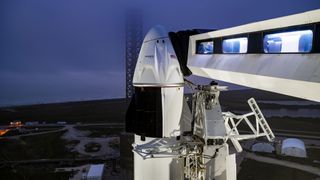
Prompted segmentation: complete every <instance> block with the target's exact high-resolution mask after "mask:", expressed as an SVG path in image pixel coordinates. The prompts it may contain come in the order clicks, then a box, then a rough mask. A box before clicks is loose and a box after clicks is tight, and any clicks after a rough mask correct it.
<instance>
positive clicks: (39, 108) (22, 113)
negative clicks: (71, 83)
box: [0, 99, 127, 124]
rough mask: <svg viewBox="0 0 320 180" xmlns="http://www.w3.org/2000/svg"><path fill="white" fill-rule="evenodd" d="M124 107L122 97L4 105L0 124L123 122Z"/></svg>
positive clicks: (0, 115) (0, 109)
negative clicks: (17, 121) (12, 122)
mask: <svg viewBox="0 0 320 180" xmlns="http://www.w3.org/2000/svg"><path fill="white" fill-rule="evenodd" d="M126 107H127V105H126V101H125V100H124V99H112V100H95V101H82V102H69V103H55V104H39V105H30V106H16V107H6V108H0V124H8V123H9V122H10V121H13V120H19V121H22V122H26V121H39V122H43V121H45V122H46V123H56V122H57V121H66V122H68V123H76V122H84V123H92V122H93V123H94V122H106V123H108V122H109V123H112V122H124V116H125V112H126Z"/></svg>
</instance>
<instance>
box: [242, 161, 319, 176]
mask: <svg viewBox="0 0 320 180" xmlns="http://www.w3.org/2000/svg"><path fill="white" fill-rule="evenodd" d="M315 178H317V176H315V175H313V174H310V173H307V172H304V171H300V170H296V169H292V168H287V167H283V166H278V165H274V164H268V163H262V162H257V161H254V160H250V159H245V160H244V161H243V162H242V163H241V170H240V172H239V173H238V180H257V179H259V180H279V179H281V180H313V179H315Z"/></svg>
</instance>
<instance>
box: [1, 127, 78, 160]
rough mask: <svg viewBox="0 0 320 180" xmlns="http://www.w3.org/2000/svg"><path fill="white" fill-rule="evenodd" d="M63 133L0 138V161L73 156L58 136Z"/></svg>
mask: <svg viewBox="0 0 320 180" xmlns="http://www.w3.org/2000/svg"><path fill="white" fill-rule="evenodd" d="M63 133H64V132H55V133H48V134H42V135H37V136H28V137H21V138H20V139H1V140H0V147H1V148H0V161H17V160H30V159H58V158H74V157H75V156H76V154H75V153H71V152H69V151H68V150H67V149H66V147H65V145H66V144H68V143H67V142H66V141H65V140H63V139H61V138H60V137H61V135H62V134H63Z"/></svg>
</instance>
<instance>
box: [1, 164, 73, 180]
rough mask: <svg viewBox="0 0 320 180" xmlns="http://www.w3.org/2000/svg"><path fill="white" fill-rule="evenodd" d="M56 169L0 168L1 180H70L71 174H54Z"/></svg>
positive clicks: (29, 167)
mask: <svg viewBox="0 0 320 180" xmlns="http://www.w3.org/2000/svg"><path fill="white" fill-rule="evenodd" d="M54 169H55V168H54V167H50V166H49V167H48V166H46V167H37V166H30V165H29V166H17V167H4V168H0V174H1V179H10V180H23V179H28V180H41V179H45V180H68V179H69V177H70V175H71V172H59V173H54Z"/></svg>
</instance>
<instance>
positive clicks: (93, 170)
mask: <svg viewBox="0 0 320 180" xmlns="http://www.w3.org/2000/svg"><path fill="white" fill-rule="evenodd" d="M103 171H104V164H93V165H90V168H89V171H88V174H87V180H101V179H102V176H103Z"/></svg>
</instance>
